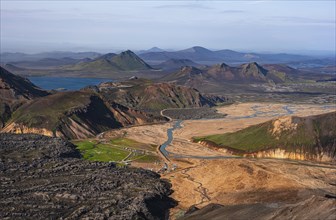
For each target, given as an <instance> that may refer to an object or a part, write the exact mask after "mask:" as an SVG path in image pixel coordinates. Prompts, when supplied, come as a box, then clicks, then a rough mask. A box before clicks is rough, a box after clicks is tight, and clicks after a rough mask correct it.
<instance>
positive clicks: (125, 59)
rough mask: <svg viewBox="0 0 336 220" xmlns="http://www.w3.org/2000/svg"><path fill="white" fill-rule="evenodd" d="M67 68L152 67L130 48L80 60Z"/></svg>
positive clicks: (86, 69)
mask: <svg viewBox="0 0 336 220" xmlns="http://www.w3.org/2000/svg"><path fill="white" fill-rule="evenodd" d="M65 69H66V70H81V71H89V72H92V71H95V72H102V71H112V72H114V71H133V70H150V69H152V67H151V66H149V65H148V64H147V63H146V62H145V61H143V60H142V59H141V58H139V57H138V56H137V55H136V54H135V53H133V52H132V51H130V50H127V51H124V52H122V53H120V54H114V53H108V54H105V55H102V56H100V57H98V58H96V59H93V60H90V61H87V62H80V63H77V64H75V65H73V66H68V67H65Z"/></svg>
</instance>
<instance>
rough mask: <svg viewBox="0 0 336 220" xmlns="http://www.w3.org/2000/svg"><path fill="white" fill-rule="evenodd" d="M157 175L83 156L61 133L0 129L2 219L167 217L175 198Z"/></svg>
mask: <svg viewBox="0 0 336 220" xmlns="http://www.w3.org/2000/svg"><path fill="white" fill-rule="evenodd" d="M159 177H160V176H159V175H158V174H155V173H153V172H150V171H145V170H141V169H129V168H116V167H115V165H114V164H112V163H98V162H89V161H83V160H81V159H80V154H79V152H78V151H77V150H76V149H75V147H74V145H72V144H70V143H69V142H66V141H64V140H61V139H58V138H49V137H45V136H40V135H14V134H0V179H1V181H0V197H1V198H2V199H1V201H0V206H1V209H0V218H1V219H50V218H53V219H65V218H66V219H79V218H80V219H82V218H88V219H107V218H110V219H164V218H165V217H166V215H167V211H168V209H169V208H170V207H172V206H174V204H175V202H174V201H173V200H171V199H170V198H169V197H168V196H169V194H170V193H171V191H170V184H169V183H167V182H166V181H163V180H160V178H159Z"/></svg>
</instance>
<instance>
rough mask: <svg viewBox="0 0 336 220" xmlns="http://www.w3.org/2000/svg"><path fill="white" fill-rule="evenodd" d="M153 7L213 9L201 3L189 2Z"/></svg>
mask: <svg viewBox="0 0 336 220" xmlns="http://www.w3.org/2000/svg"><path fill="white" fill-rule="evenodd" d="M154 8H157V9H204V10H209V9H213V8H211V7H209V6H206V5H202V4H195V3H190V4H181V5H179V4H176V5H160V6H156V7H154Z"/></svg>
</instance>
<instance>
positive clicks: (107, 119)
mask: <svg viewBox="0 0 336 220" xmlns="http://www.w3.org/2000/svg"><path fill="white" fill-rule="evenodd" d="M158 121H164V118H162V117H153V116H152V115H150V114H146V113H144V112H140V111H137V110H133V109H130V108H128V107H125V106H122V105H120V104H117V103H111V104H107V103H105V102H104V101H103V100H102V99H101V98H100V97H99V96H98V95H96V94H94V93H92V92H84V91H81V92H80V91H77V92H60V93H57V94H53V95H50V96H47V97H43V98H39V99H35V100H33V101H31V102H29V103H27V104H25V105H23V106H21V107H20V108H19V109H18V110H16V111H15V112H14V114H13V116H12V117H11V119H10V120H9V121H8V123H7V125H6V126H5V127H4V128H3V129H2V132H11V133H38V134H43V135H47V136H57V137H64V138H71V139H78V138H87V137H92V136H94V135H97V134H98V133H101V132H103V131H106V130H109V129H113V128H120V127H124V126H129V125H139V124H144V123H153V122H158Z"/></svg>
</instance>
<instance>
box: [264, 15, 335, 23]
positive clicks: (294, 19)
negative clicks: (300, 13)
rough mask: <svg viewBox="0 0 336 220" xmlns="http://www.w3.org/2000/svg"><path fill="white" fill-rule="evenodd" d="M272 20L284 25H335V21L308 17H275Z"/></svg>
mask: <svg viewBox="0 0 336 220" xmlns="http://www.w3.org/2000/svg"><path fill="white" fill-rule="evenodd" d="M270 19H271V20H275V21H280V22H284V23H296V24H334V25H335V20H333V19H318V18H308V17H292V16H273V17H270Z"/></svg>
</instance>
